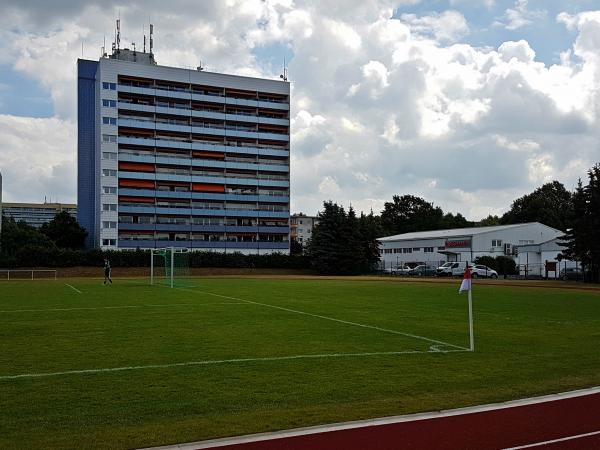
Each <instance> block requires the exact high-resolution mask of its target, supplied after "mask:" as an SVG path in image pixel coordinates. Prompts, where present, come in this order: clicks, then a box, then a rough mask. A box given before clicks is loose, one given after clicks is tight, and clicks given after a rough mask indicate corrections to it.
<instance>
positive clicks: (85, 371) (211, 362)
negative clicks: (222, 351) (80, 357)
mask: <svg viewBox="0 0 600 450" xmlns="http://www.w3.org/2000/svg"><path fill="white" fill-rule="evenodd" d="M466 351H468V350H445V351H443V353H453V352H466ZM425 353H432V352H429V351H419V350H407V351H401V352H364V353H323V354H314V355H291V356H271V357H262V358H231V359H215V360H205V361H187V362H180V363H171V364H149V365H146V366H124V367H108V368H102V369H80V370H65V371H62V372H42V373H21V374H17V375H1V376H0V381H6V380H17V379H20V378H45V377H53V376H58V375H77V374H92V373H105V372H124V371H128V370H143V369H167V368H171V367H186V366H209V365H215V364H234V363H253V362H271V361H292V360H299V359H320V358H349V357H364V356H367V357H368V356H389V355H413V354H425Z"/></svg>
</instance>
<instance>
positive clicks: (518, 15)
mask: <svg viewBox="0 0 600 450" xmlns="http://www.w3.org/2000/svg"><path fill="white" fill-rule="evenodd" d="M528 3H529V2H528V0H516V1H515V4H514V7H513V8H507V9H506V10H505V11H504V16H503V17H502V18H500V19H499V20H497V21H496V22H495V24H496V25H499V26H503V27H505V28H506V29H507V30H517V29H519V28H522V27H525V26H527V25H531V24H532V23H533V22H534V21H535V20H537V19H541V18H543V17H545V16H546V14H547V12H546V11H545V10H533V11H532V10H529V9H528Z"/></svg>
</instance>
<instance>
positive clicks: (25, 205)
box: [2, 203, 77, 209]
mask: <svg viewBox="0 0 600 450" xmlns="http://www.w3.org/2000/svg"><path fill="white" fill-rule="evenodd" d="M2 206H3V207H4V208H44V209H76V208H77V205H76V204H74V203H2Z"/></svg>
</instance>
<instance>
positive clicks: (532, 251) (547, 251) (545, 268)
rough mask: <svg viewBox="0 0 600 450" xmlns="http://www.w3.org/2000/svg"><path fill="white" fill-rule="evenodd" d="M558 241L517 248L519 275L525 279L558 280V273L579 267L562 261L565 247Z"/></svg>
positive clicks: (572, 262) (555, 239)
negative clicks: (525, 277) (545, 278)
mask: <svg viewBox="0 0 600 450" xmlns="http://www.w3.org/2000/svg"><path fill="white" fill-rule="evenodd" d="M560 243H561V242H560V239H559V238H554V239H549V240H547V241H544V242H540V243H539V244H530V245H520V246H518V247H517V253H518V257H517V261H516V262H517V264H518V266H519V274H520V275H523V276H527V277H547V278H558V277H559V275H560V271H561V270H564V269H567V268H569V267H579V266H580V265H579V263H578V262H576V261H571V260H568V259H564V258H563V257H562V252H564V251H565V247H564V246H562V245H560Z"/></svg>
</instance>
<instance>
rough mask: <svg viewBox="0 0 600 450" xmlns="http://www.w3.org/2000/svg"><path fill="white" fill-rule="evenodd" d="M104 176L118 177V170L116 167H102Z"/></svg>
mask: <svg viewBox="0 0 600 450" xmlns="http://www.w3.org/2000/svg"><path fill="white" fill-rule="evenodd" d="M102 176H103V177H116V176H117V171H116V170H115V169H102Z"/></svg>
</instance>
